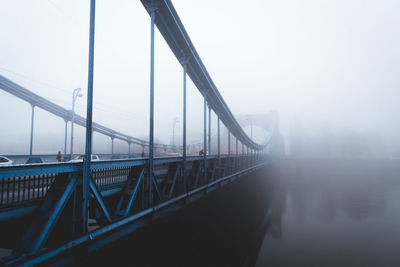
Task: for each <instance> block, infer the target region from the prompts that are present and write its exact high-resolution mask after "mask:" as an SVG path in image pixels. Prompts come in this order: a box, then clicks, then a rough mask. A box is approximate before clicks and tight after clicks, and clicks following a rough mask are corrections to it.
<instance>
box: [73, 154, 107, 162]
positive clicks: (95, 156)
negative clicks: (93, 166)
mask: <svg viewBox="0 0 400 267" xmlns="http://www.w3.org/2000/svg"><path fill="white" fill-rule="evenodd" d="M84 157H85V155H79V156H77V157H75V158H74V159H72V160H70V161H68V162H81V161H83V158H84ZM99 160H100V158H99V156H97V155H92V161H99Z"/></svg>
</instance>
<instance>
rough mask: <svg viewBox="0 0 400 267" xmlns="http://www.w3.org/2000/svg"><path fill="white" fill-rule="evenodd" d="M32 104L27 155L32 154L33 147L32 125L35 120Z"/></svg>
mask: <svg viewBox="0 0 400 267" xmlns="http://www.w3.org/2000/svg"><path fill="white" fill-rule="evenodd" d="M31 106H32V114H31V138H30V146H29V155H32V149H33V125H34V122H35V106H34V105H31Z"/></svg>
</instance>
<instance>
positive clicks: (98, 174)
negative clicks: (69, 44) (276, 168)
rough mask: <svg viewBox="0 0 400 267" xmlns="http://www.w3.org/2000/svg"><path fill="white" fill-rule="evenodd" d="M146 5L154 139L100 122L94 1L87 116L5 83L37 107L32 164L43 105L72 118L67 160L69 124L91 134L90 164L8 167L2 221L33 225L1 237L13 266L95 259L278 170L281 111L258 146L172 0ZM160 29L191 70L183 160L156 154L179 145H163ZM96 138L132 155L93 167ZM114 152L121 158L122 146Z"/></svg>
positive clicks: (1, 189) (2, 173) (0, 190)
mask: <svg viewBox="0 0 400 267" xmlns="http://www.w3.org/2000/svg"><path fill="white" fill-rule="evenodd" d="M141 2H142V4H143V7H144V9H145V11H146V12H147V13H148V14H149V16H150V31H151V42H150V51H151V54H150V106H149V109H150V124H149V125H150V126H149V140H142V139H140V138H136V137H133V136H130V135H127V134H124V133H121V132H118V131H115V130H113V129H111V128H109V127H106V126H104V125H101V124H98V123H95V122H93V121H92V109H93V95H94V94H95V93H96V90H95V88H94V87H93V71H94V64H93V62H94V57H95V53H94V45H95V43H94V33H95V10H96V8H95V3H96V1H95V0H91V1H90V30H89V64H88V96H87V114H86V118H84V117H82V116H78V115H75V114H74V113H73V112H71V111H69V110H67V109H65V108H63V107H61V106H58V105H56V104H55V103H53V102H51V101H49V100H47V99H46V98H45V97H42V96H39V95H37V94H34V93H33V92H31V91H30V90H29V89H27V88H24V87H22V86H20V85H18V84H17V83H15V82H13V81H12V80H10V79H8V78H6V77H4V76H0V89H2V90H4V91H6V92H8V93H10V94H12V95H14V96H15V97H18V98H20V99H22V100H24V101H26V102H28V103H29V104H30V105H31V106H32V114H31V116H32V120H31V136H30V137H31V138H30V140H31V142H30V155H29V157H39V155H37V156H35V155H33V154H32V146H33V141H32V140H33V138H32V136H33V133H34V124H33V122H34V110H35V108H41V109H43V110H46V111H47V112H50V113H52V114H54V115H56V116H58V117H60V118H61V119H63V120H64V121H65V144H64V154H66V153H67V151H66V150H67V149H66V143H67V140H66V139H67V138H66V136H67V135H66V133H67V123H68V122H69V121H71V120H73V119H74V120H75V123H77V124H78V125H81V126H83V127H85V129H86V136H85V154H84V158H83V161H82V162H58V163H40V164H21V165H14V166H8V167H1V168H0V224H1V225H2V226H4V227H3V228H6V227H7V224H9V223H10V222H12V223H13V222H16V221H18V222H19V223H20V224H21V225H24V230H23V233H22V234H21V235H14V234H11V233H10V234H9V235H7V234H5V235H3V237H2V239H1V247H6V248H11V249H12V253H11V254H10V255H8V256H6V257H3V258H2V259H1V263H2V264H3V265H4V266H32V265H37V264H47V263H49V262H52V261H54V260H56V259H63V260H65V262H68V261H71V260H73V259H74V258H77V257H79V256H80V255H83V254H88V253H92V252H94V251H96V250H98V249H100V248H102V247H104V246H106V245H107V244H110V243H112V242H114V241H115V240H118V239H120V238H121V237H123V236H126V235H128V234H129V233H132V232H134V231H136V230H138V229H141V228H143V227H145V226H146V225H148V224H149V223H151V222H153V221H156V220H157V219H159V218H160V217H162V216H165V215H167V214H171V213H172V212H173V211H176V210H177V209H180V208H182V207H184V206H186V205H188V204H189V203H191V202H192V201H195V200H197V199H199V198H202V197H204V196H205V195H206V194H207V193H209V192H211V191H216V192H218V189H219V188H220V187H222V186H224V185H226V184H229V183H231V182H233V181H234V180H235V179H238V178H240V177H242V176H244V175H245V174H249V173H252V172H254V171H256V170H258V169H260V168H262V167H263V166H265V165H266V164H269V163H271V160H272V155H271V154H272V150H273V149H272V148H271V147H273V146H274V144H276V143H279V139H280V138H281V137H280V134H279V129H278V117H277V113H276V112H271V113H270V114H269V115H268V116H267V118H264V117H258V118H257V120H258V121H260V123H261V124H262V125H263V127H268V128H269V134H268V136H267V138H266V140H265V141H264V142H262V143H257V142H255V141H254V140H252V138H251V137H249V136H248V135H247V134H246V132H245V131H244V130H243V128H242V126H241V125H240V124H239V121H238V120H237V119H236V118H235V116H234V115H233V114H232V112H231V110H230V109H229V107H228V105H227V104H226V102H225V101H224V99H223V97H222V96H221V94H220V93H219V91H218V89H217V87H216V85H215V84H214V82H213V80H212V78H211V76H210V74H209V73H208V71H207V69H206V67H205V65H204V64H203V62H202V60H201V59H200V56H199V54H198V53H197V51H196V49H195V48H194V45H193V43H192V42H191V40H190V38H189V35H188V33H187V32H186V30H185V27H184V26H183V23H182V21H181V20H180V18H179V16H178V14H177V12H176V10H175V8H174V6H173V5H172V3H171V1H169V0H163V1H161V0H141ZM155 27H157V29H158V31H159V32H160V33H161V35H162V37H163V38H164V40H165V41H166V43H167V44H168V46H169V48H170V49H171V51H172V52H173V54H174V55H175V57H176V59H177V60H178V61H179V63H180V64H181V66H182V72H183V90H182V93H183V103H182V112H183V114H182V115H183V122H182V123H183V134H182V138H183V140H182V146H181V147H180V148H179V149H180V151H181V152H182V155H181V156H178V157H176V156H175V157H168V156H166V155H157V153H156V151H157V149H161V150H164V151H167V150H168V149H171V150H173V149H176V147H175V146H170V145H165V144H156V143H155V142H154V90H155V86H154V75H155V74H154V65H155V62H154V43H155V40H154V31H155ZM187 77H189V78H190V79H191V80H192V82H193V84H194V85H195V86H196V88H197V89H198V91H199V92H200V93H201V95H202V96H203V98H204V105H203V108H204V120H203V129H204V131H203V142H201V145H202V150H203V153H202V155H196V156H194V155H189V154H188V153H187V152H188V146H189V145H188V144H187V141H186V80H187ZM207 111H208V119H207ZM211 111H213V112H214V113H215V114H216V116H217V122H218V124H217V125H218V126H217V134H216V135H215V136H212V135H211ZM264 119H265V120H264ZM263 120H264V121H263ZM207 122H208V127H207ZM221 124H223V125H224V126H225V127H226V129H227V131H228V140H224V141H227V144H228V153H226V154H222V153H221V142H222V140H221V133H220V132H221V131H220V128H221ZM242 125H243V124H242ZM207 129H208V137H207ZM93 132H98V133H100V134H103V135H105V136H108V137H109V138H110V139H111V140H112V144H113V143H114V139H119V140H122V141H124V142H126V143H127V144H128V146H129V153H128V154H127V155H119V157H120V158H118V159H117V158H116V157H114V158H106V157H103V160H100V161H92V160H91V155H92V154H93V153H92V134H93ZM212 138H216V139H217V151H215V152H216V153H209V152H210V150H211V139H212ZM131 144H136V145H139V146H141V147H142V148H143V151H144V150H146V157H132V156H131V151H130V146H131ZM232 144H233V145H232ZM196 145H198V144H196ZM112 147H114V146H112ZM111 154H112V155H113V154H114V149H112V153H111ZM23 156H24V155H21V156H20V157H23ZM48 156H49V157H53V156H54V155H48ZM25 218H30V219H29V220H25ZM82 253H83V254H82Z"/></svg>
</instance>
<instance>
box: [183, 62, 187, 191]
mask: <svg viewBox="0 0 400 267" xmlns="http://www.w3.org/2000/svg"><path fill="white" fill-rule="evenodd" d="M186 67H187V61H185V62H183V142H182V143H183V146H182V149H183V151H182V177H183V190H184V192H187V181H186Z"/></svg>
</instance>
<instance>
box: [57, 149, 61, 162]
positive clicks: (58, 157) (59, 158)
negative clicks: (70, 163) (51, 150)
mask: <svg viewBox="0 0 400 267" xmlns="http://www.w3.org/2000/svg"><path fill="white" fill-rule="evenodd" d="M57 161H58V162H61V151H58V154H57Z"/></svg>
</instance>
